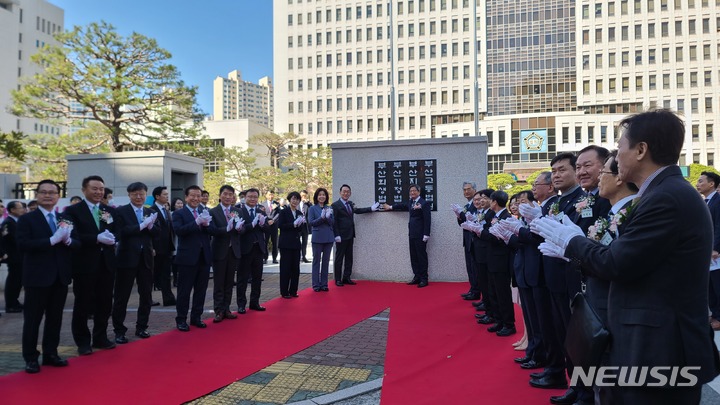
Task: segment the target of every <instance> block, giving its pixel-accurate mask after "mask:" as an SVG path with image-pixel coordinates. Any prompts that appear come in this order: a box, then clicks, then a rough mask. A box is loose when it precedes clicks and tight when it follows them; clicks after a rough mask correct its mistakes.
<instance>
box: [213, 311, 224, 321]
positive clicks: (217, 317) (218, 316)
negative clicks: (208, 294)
mask: <svg viewBox="0 0 720 405" xmlns="http://www.w3.org/2000/svg"><path fill="white" fill-rule="evenodd" d="M222 320H223V314H222V312H218V313H216V314H215V317H214V318H213V323H220V322H222Z"/></svg>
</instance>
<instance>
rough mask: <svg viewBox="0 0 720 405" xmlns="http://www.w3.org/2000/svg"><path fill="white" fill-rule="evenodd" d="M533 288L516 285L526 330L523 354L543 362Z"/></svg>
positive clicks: (540, 334) (543, 350) (544, 355)
mask: <svg viewBox="0 0 720 405" xmlns="http://www.w3.org/2000/svg"><path fill="white" fill-rule="evenodd" d="M534 291H535V289H533V288H530V287H518V292H519V293H520V306H521V307H522V313H523V320H524V321H525V330H527V337H528V345H527V349H526V350H525V354H526V355H527V356H528V357H530V358H531V359H532V360H535V361H536V362H537V363H542V364H545V362H546V351H545V344H544V342H543V338H542V329H541V327H540V317H539V316H538V313H537V306H536V304H535V294H534Z"/></svg>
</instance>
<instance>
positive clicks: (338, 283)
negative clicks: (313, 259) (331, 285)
mask: <svg viewBox="0 0 720 405" xmlns="http://www.w3.org/2000/svg"><path fill="white" fill-rule="evenodd" d="M335 285H336V286H338V287H342V286H344V285H345V284H343V282H342V281H336V282H335Z"/></svg>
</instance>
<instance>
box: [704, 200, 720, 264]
mask: <svg viewBox="0 0 720 405" xmlns="http://www.w3.org/2000/svg"><path fill="white" fill-rule="evenodd" d="M707 206H708V209H709V210H710V217H711V218H712V224H713V250H714V251H716V252H720V193H715V195H714V196H713V197H712V198H711V199H710V201H708V203H707Z"/></svg>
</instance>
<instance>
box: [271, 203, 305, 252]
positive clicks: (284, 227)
mask: <svg viewBox="0 0 720 405" xmlns="http://www.w3.org/2000/svg"><path fill="white" fill-rule="evenodd" d="M295 215H296V217H297V218H299V217H301V216H302V212H301V211H300V210H295ZM295 219H296V218H295V217H293V212H292V207H291V206H287V207H286V208H284V209H282V210H280V216H279V217H278V220H277V224H278V228H279V229H280V236H279V237H278V248H280V249H300V248H301V247H302V244H301V243H300V234H301V233H302V229H300V228H302V227H303V226H305V224H302V225H300V227H297V228H296V227H295V225H293V222H294V221H295Z"/></svg>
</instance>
